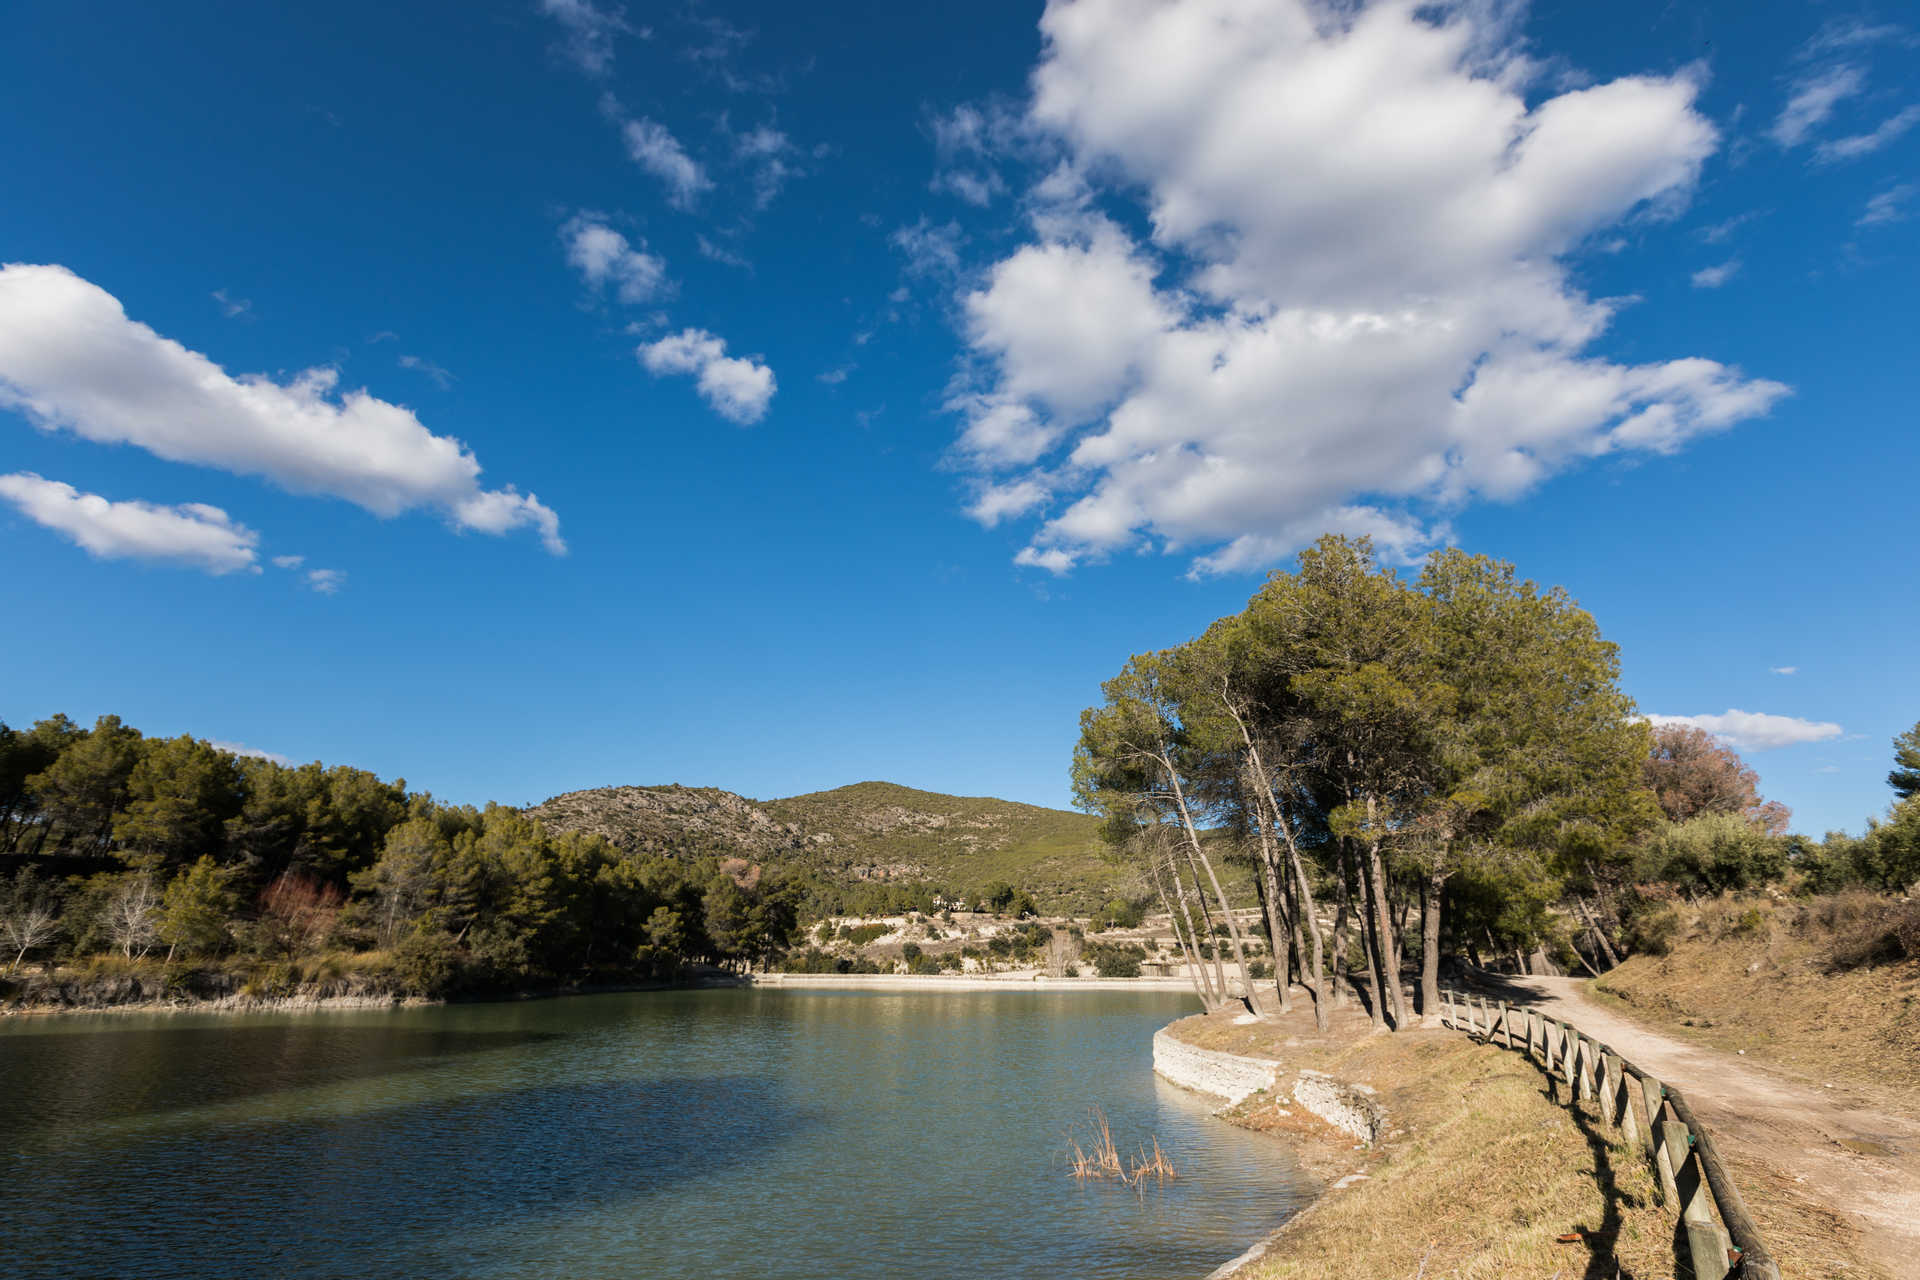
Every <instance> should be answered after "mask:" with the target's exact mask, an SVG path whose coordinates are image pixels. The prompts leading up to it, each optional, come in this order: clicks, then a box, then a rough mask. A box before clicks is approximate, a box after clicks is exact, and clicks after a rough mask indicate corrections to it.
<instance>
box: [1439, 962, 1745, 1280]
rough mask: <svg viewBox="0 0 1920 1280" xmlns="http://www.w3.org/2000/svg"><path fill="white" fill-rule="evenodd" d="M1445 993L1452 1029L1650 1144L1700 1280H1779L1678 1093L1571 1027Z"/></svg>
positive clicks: (1632, 1140) (1468, 995) (1520, 1009)
mask: <svg viewBox="0 0 1920 1280" xmlns="http://www.w3.org/2000/svg"><path fill="white" fill-rule="evenodd" d="M1442 994H1443V996H1444V997H1445V1008H1444V1011H1443V1018H1444V1021H1445V1022H1446V1025H1448V1026H1450V1027H1453V1028H1455V1029H1457V1030H1461V1031H1465V1032H1466V1033H1467V1034H1468V1035H1470V1036H1474V1037H1477V1038H1478V1039H1480V1040H1482V1041H1484V1042H1485V1043H1488V1044H1492V1043H1495V1038H1496V1037H1498V1042H1499V1043H1500V1044H1501V1045H1503V1046H1504V1047H1505V1048H1508V1049H1513V1050H1516V1051H1518V1052H1521V1053H1524V1054H1525V1055H1526V1056H1527V1057H1528V1058H1529V1059H1530V1060H1532V1061H1534V1062H1535V1063H1537V1064H1538V1065H1539V1066H1540V1069H1541V1070H1543V1071H1544V1072H1546V1074H1547V1076H1548V1078H1549V1079H1553V1080H1558V1081H1560V1082H1561V1083H1562V1084H1564V1085H1565V1086H1566V1088H1567V1099H1568V1102H1569V1104H1570V1105H1578V1104H1579V1103H1582V1102H1592V1103H1593V1104H1594V1108H1595V1110H1596V1111H1597V1112H1598V1113H1599V1115H1600V1117H1601V1119H1603V1120H1604V1121H1606V1123H1607V1124H1609V1125H1611V1126H1613V1127H1614V1128H1616V1129H1618V1130H1619V1131H1620V1134H1621V1137H1622V1138H1623V1139H1624V1140H1625V1141H1626V1142H1627V1143H1628V1144H1629V1145H1633V1144H1637V1143H1639V1142H1641V1141H1642V1140H1644V1141H1645V1142H1646V1143H1647V1146H1648V1150H1649V1152H1650V1154H1651V1157H1652V1160H1653V1166H1654V1171H1655V1173H1656V1174H1658V1175H1659V1180H1660V1194H1661V1197H1662V1199H1663V1200H1664V1201H1665V1202H1666V1203H1667V1204H1668V1205H1669V1206H1671V1207H1673V1208H1674V1209H1675V1210H1676V1211H1677V1213H1678V1215H1679V1219H1680V1224H1681V1226H1682V1227H1684V1228H1685V1231H1686V1239H1687V1254H1688V1257H1689V1258H1690V1260H1691V1261H1692V1263H1693V1273H1694V1275H1695V1276H1697V1277H1699V1280H1723V1277H1725V1276H1727V1275H1729V1274H1733V1273H1735V1272H1737V1273H1738V1275H1740V1276H1741V1277H1743V1278H1744V1280H1780V1268H1779V1267H1778V1266H1776V1265H1775V1264H1774V1261H1773V1256H1772V1255H1771V1254H1770V1253H1768V1252H1767V1246H1766V1245H1765V1244H1764V1243H1763V1242H1762V1241H1761V1239H1760V1231H1759V1228H1758V1227H1756V1226H1755V1225H1754V1221H1753V1217H1752V1215H1751V1214H1749V1213H1748V1212H1747V1206H1746V1203H1745V1202H1744V1201H1743V1200H1741V1198H1740V1191H1739V1188H1737V1187H1735V1186H1734V1185H1733V1179H1732V1177H1731V1176H1729V1175H1728V1173H1727V1169H1726V1165H1725V1164H1724V1163H1723V1162H1722V1161H1721V1159H1720V1156H1719V1153H1718V1152H1716V1151H1715V1150H1714V1147H1713V1139H1712V1138H1711V1137H1709V1136H1708V1134H1707V1130H1706V1127H1705V1126H1704V1125H1702V1124H1701V1123H1700V1122H1699V1120H1698V1119H1696V1118H1695V1116H1694V1114H1693V1108H1691V1107H1689V1106H1688V1105H1687V1100H1686V1097H1685V1096H1684V1095H1683V1094H1682V1093H1681V1092H1680V1090H1678V1089H1677V1088H1675V1087H1674V1086H1672V1085H1670V1084H1666V1083H1664V1082H1662V1081H1661V1080H1660V1079H1659V1078H1658V1077H1656V1076H1654V1075H1652V1074H1650V1073H1648V1072H1646V1071H1642V1070H1641V1069H1640V1068H1639V1067H1637V1066H1635V1065H1634V1064H1633V1063H1632V1062H1631V1061H1629V1060H1628V1059H1627V1058H1626V1057H1625V1056H1623V1055H1621V1054H1618V1053H1615V1052H1614V1051H1613V1050H1612V1049H1610V1048H1608V1047H1607V1046H1606V1045H1604V1044H1601V1043H1599V1042H1598V1041H1596V1040H1595V1039H1593V1037H1591V1036H1589V1035H1587V1034H1586V1033H1585V1032H1583V1031H1581V1030H1580V1028H1578V1027H1576V1026H1574V1025H1573V1024H1572V1023H1570V1022H1565V1021H1563V1020H1561V1019H1559V1018H1550V1017H1548V1016H1547V1015H1546V1014H1544V1013H1540V1012H1538V1011H1536V1010H1533V1009H1529V1008H1526V1007H1525V1006H1517V1005H1510V1004H1508V1003H1507V1002H1506V1001H1504V1000H1499V1001H1489V1000H1487V998H1486V997H1484V996H1482V995H1479V994H1477V993H1473V992H1466V991H1460V990H1457V989H1455V988H1453V987H1446V988H1443V989H1442ZM1635 1086H1638V1087H1637V1088H1636V1087H1635ZM1636 1103H1637V1104H1638V1106H1639V1114H1637V1115H1636V1114H1635V1110H1634V1108H1635V1104H1636Z"/></svg>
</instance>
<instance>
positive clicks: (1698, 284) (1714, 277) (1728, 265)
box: [1693, 258, 1740, 289]
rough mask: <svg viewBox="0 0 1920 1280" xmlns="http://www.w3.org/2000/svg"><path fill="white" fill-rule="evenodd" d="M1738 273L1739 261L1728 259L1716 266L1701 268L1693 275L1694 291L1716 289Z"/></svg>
mask: <svg viewBox="0 0 1920 1280" xmlns="http://www.w3.org/2000/svg"><path fill="white" fill-rule="evenodd" d="M1739 273H1740V259H1738V258H1729V259H1728V260H1727V261H1725V262H1722V263H1720V264H1719V265H1718V266H1713V267H1702V268H1700V269H1699V270H1698V271H1696V272H1694V273H1693V287H1694V288H1696V289H1718V288H1719V287H1720V286H1721V285H1723V284H1725V283H1726V282H1727V281H1729V280H1731V279H1733V278H1734V276H1736V275H1738V274H1739Z"/></svg>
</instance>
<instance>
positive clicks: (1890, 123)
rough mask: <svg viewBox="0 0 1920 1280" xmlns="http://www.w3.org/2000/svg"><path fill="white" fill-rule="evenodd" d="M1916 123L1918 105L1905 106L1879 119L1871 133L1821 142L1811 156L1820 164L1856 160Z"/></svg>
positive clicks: (1919, 109) (1919, 107)
mask: <svg viewBox="0 0 1920 1280" xmlns="http://www.w3.org/2000/svg"><path fill="white" fill-rule="evenodd" d="M1916 124H1920V106H1912V107H1907V108H1905V109H1904V110H1902V111H1899V112H1896V113H1895V114H1893V115H1891V116H1888V117H1887V118H1886V119H1885V120H1883V121H1881V122H1880V127H1879V128H1877V129H1875V130H1874V131H1873V132H1872V133H1859V134H1854V135H1853V136H1852V137H1848V138H1835V139H1834V140H1833V141H1831V142H1823V143H1821V144H1820V145H1819V146H1817V147H1815V148H1814V149H1813V157H1814V159H1816V160H1818V161H1820V162H1821V163H1822V164H1833V163H1835V162H1837V161H1841V160H1858V159H1859V158H1860V157H1861V156H1864V155H1871V154H1873V153H1874V152H1875V151H1878V150H1880V148H1882V147H1884V146H1886V145H1888V144H1889V143H1891V142H1894V141H1896V140H1897V139H1899V138H1900V136H1901V135H1902V134H1904V133H1906V132H1907V130H1909V129H1911V128H1913V126H1915V125H1916Z"/></svg>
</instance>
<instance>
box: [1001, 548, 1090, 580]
mask: <svg viewBox="0 0 1920 1280" xmlns="http://www.w3.org/2000/svg"><path fill="white" fill-rule="evenodd" d="M1077 559H1078V557H1077V556H1075V555H1073V554H1072V553H1071V552H1068V551H1062V550H1061V549H1060V548H1059V547H1048V548H1047V549H1046V550H1044V551H1041V550H1038V549H1036V548H1034V547H1022V548H1021V549H1020V552H1019V554H1018V555H1016V556H1014V558H1013V562H1014V563H1015V564H1017V565H1024V566H1026V567H1027V568H1030V569H1045V570H1046V571H1047V572H1048V573H1051V574H1053V575H1054V576H1055V577H1059V576H1061V575H1063V574H1065V573H1068V572H1070V571H1071V570H1072V569H1073V566H1074V563H1075V561H1076V560H1077Z"/></svg>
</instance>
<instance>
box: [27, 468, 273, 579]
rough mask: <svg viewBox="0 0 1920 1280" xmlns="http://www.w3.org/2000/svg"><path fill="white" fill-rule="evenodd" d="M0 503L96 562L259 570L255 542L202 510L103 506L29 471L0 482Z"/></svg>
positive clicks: (212, 511)
mask: <svg viewBox="0 0 1920 1280" xmlns="http://www.w3.org/2000/svg"><path fill="white" fill-rule="evenodd" d="M0 498H5V499H6V500H7V501H8V502H11V503H12V504H13V505H14V506H15V507H18V508H19V510H20V513H21V514H22V515H24V516H26V517H27V519H29V520H31V521H33V522H34V523H35V524H38V525H43V526H45V527H46V528H48V529H52V530H53V531H54V532H55V533H60V534H64V535H66V537H67V538H68V539H69V540H70V541H72V542H73V543H75V544H76V545H78V546H80V547H83V548H85V549H86V550H87V551H89V552H91V553H92V554H93V555H96V556H99V557H100V558H101V559H103V560H128V559H131V560H155V561H160V562H162V563H171V564H181V565H187V566H190V567H192V568H196V569H204V570H206V571H207V572H208V573H212V574H222V573H234V572H237V571H243V570H244V571H251V572H254V573H258V572H259V571H260V568H259V565H258V564H257V563H256V560H257V551H256V548H257V547H258V546H259V543H260V536H259V535H258V534H256V533H255V532H254V531H253V530H251V529H249V528H247V527H246V526H245V525H243V524H239V523H237V522H236V521H235V520H234V519H233V518H232V517H230V516H229V515H227V513H226V512H224V511H222V510H221V509H220V508H219V507H210V506H207V505H206V504H205V503H200V502H188V503H183V504H181V505H180V506H177V507H167V506H160V505H158V504H156V503H152V502H137V501H133V502H110V501H108V500H107V499H106V498H103V497H101V496H100V495H99V494H97V493H82V492H80V490H78V489H76V488H74V487H73V486H72V485H70V484H62V483H61V482H60V481H58V480H48V479H45V478H43V477H41V476H38V475H35V474H34V473H33V472H31V471H21V472H16V473H14V474H13V475H7V476H0Z"/></svg>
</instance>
